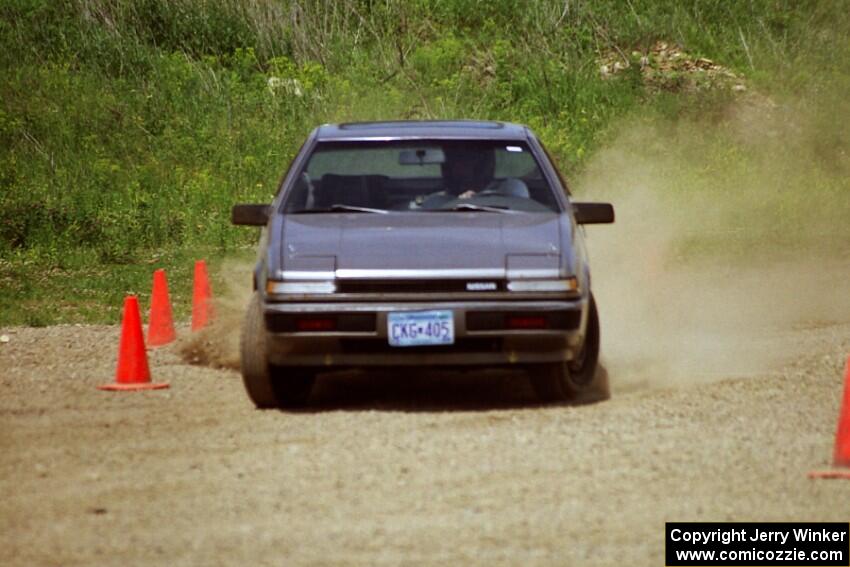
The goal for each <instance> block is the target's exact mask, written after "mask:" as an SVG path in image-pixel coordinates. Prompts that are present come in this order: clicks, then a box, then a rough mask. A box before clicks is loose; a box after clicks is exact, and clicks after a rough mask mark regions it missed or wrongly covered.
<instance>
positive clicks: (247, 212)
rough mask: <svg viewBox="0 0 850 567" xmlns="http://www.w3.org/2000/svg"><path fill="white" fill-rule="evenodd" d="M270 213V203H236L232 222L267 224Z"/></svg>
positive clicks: (254, 224) (247, 224)
mask: <svg viewBox="0 0 850 567" xmlns="http://www.w3.org/2000/svg"><path fill="white" fill-rule="evenodd" d="M270 213H271V206H270V205H234V206H233V210H232V211H231V214H230V222H232V223H233V224H239V225H245V226H266V223H267V222H269V215H270Z"/></svg>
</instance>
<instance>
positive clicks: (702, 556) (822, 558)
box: [665, 522, 850, 567]
mask: <svg viewBox="0 0 850 567" xmlns="http://www.w3.org/2000/svg"><path fill="white" fill-rule="evenodd" d="M666 526H667V529H666V534H665V540H666V545H665V562H666V565H668V566H669V567H674V566H688V567H696V566H699V565H735V566H748V565H758V566H762V567H763V566H772V565H789V566H790V565H802V566H820V565H824V566H832V565H850V524H848V523H840V522H833V523H820V522H809V523H802V522H800V523H791V522H777V523H768V522H764V523H758V522H738V523H726V522H700V523H685V522H668V523H667V525H666Z"/></svg>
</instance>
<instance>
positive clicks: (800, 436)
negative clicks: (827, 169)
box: [0, 320, 850, 566]
mask: <svg viewBox="0 0 850 567" xmlns="http://www.w3.org/2000/svg"><path fill="white" fill-rule="evenodd" d="M0 334H5V335H7V336H8V338H9V341H8V342H5V343H0V366H2V368H3V369H4V370H3V372H2V374H0V448H2V454H3V459H2V460H0V493H2V499H0V564H3V565H9V566H12V565H27V566H31V565H63V566H71V565H121V566H125V565H242V564H244V565H282V564H286V565H350V564H355V565H397V564H417V565H418V564H424V565H428V564H433V565H466V564H469V565H621V564H633V565H662V564H663V546H664V543H663V542H664V522H665V521H690V520H706V521H708V520H713V521H724V520H738V521H746V520H753V521H756V520H772V521H782V520H818V521H826V520H833V521H838V520H843V521H846V520H847V519H848V517H850V483H847V482H842V481H813V480H809V479H808V478H807V477H806V473H807V472H808V471H809V470H811V469H813V468H823V467H826V466H828V464H829V460H830V457H831V451H832V442H833V435H834V431H835V419H836V417H837V414H838V402H839V399H840V394H841V389H842V387H843V367H844V363H845V356H846V353H848V352H850V323H848V322H847V321H846V320H845V321H826V322H824V321H821V322H817V323H812V324H808V325H803V324H800V325H796V326H791V327H788V328H784V329H778V328H777V329H775V330H774V331H773V332H771V333H767V334H765V335H763V336H762V338H761V341H762V342H761V347H765V345H767V347H768V348H769V349H772V350H774V351H788V350H789V349H790V348H791V347H792V346H793V349H792V350H793V351H794V352H804V353H805V354H802V355H800V356H794V357H793V358H792V359H791V360H782V361H778V362H774V363H772V364H768V363H765V364H764V366H762V367H761V369H760V370H758V371H756V372H748V373H747V374H746V375H732V374H727V375H718V374H717V373H716V372H705V373H704V375H703V379H698V380H692V381H688V382H687V383H685V382H683V381H681V380H679V381H677V382H669V381H667V382H660V383H652V382H651V381H647V380H646V379H645V376H643V377H640V378H635V377H632V376H630V375H629V372H628V364H625V362H627V361H623V360H619V361H618V360H617V349H616V344H614V345H613V346H611V345H609V349H608V351H607V356H608V359H609V363H608V364H609V368H610V369H611V372H610V373H611V382H612V385H613V389H614V395H613V397H612V399H611V400H610V401H606V402H602V403H598V404H594V405H587V406H578V407H570V406H555V407H541V406H539V405H536V404H535V401H534V398H533V396H532V393H531V390H530V388H529V387H528V384H527V382H526V380H525V379H524V378H523V377H522V375H518V374H510V373H498V372H479V373H474V374H452V373H436V372H430V373H425V374H418V375H417V374H408V373H401V372H398V373H390V374H375V375H372V374H370V375H367V374H363V373H356V372H348V373H341V374H336V375H331V374H328V375H325V376H324V377H323V378H322V379H321V381H320V383H319V386H318V389H317V391H316V392H315V396H314V405H313V407H312V408H311V409H310V410H309V411H304V412H299V413H292V412H279V411H267V412H260V411H256V410H254V409H253V407H252V406H251V404H250V403H249V401H248V399H247V397H246V396H245V395H244V392H243V389H242V385H241V381H240V380H239V376H238V373H237V372H236V371H234V370H232V369H229V368H213V367H210V366H201V365H192V364H189V363H187V362H185V361H184V359H185V358H186V356H185V355H184V354H181V351H182V352H185V342H184V344H183V345H182V347H181V346H180V345H172V346H169V347H165V348H164V349H161V350H155V351H151V352H150V362H151V367H152V372H153V374H154V379H155V380H156V381H168V382H170V384H171V388H170V389H169V390H164V391H152V392H139V393H111V392H102V391H99V390H97V389H96V388H95V386H96V385H98V384H101V383H105V382H109V381H111V379H112V376H113V373H114V364H115V353H116V349H117V347H116V345H117V339H118V328H117V327H108V326H104V327H96V326H58V327H50V328H42V329H32V328H9V329H1V330H0ZM183 334H184V335H185V334H186V332H185V331H184V332H183ZM190 358H191V357H190Z"/></svg>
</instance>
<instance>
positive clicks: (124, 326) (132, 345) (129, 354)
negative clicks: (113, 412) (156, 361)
mask: <svg viewBox="0 0 850 567" xmlns="http://www.w3.org/2000/svg"><path fill="white" fill-rule="evenodd" d="M98 388H100V389H101V390H158V389H160V388H168V384H153V383H151V373H150V370H149V369H148V355H147V353H146V352H145V341H144V339H143V338H142V319H141V317H140V316H139V300H138V299H136V296H134V295H130V296H127V298H126V299H124V317H123V319H122V321H121V342H120V343H119V345H118V368H117V369H116V371H115V382H113V383H112V384H105V385H103V386H98Z"/></svg>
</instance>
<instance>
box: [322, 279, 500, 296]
mask: <svg viewBox="0 0 850 567" xmlns="http://www.w3.org/2000/svg"><path fill="white" fill-rule="evenodd" d="M468 284H469V287H468ZM481 284H486V285H481ZM490 284H493V285H490ZM505 290H506V286H505V282H504V281H498V280H486V279H484V280H474V281H472V280H465V279H442V280H337V291H338V292H339V293H465V292H469V293H486V292H498V291H505Z"/></svg>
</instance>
